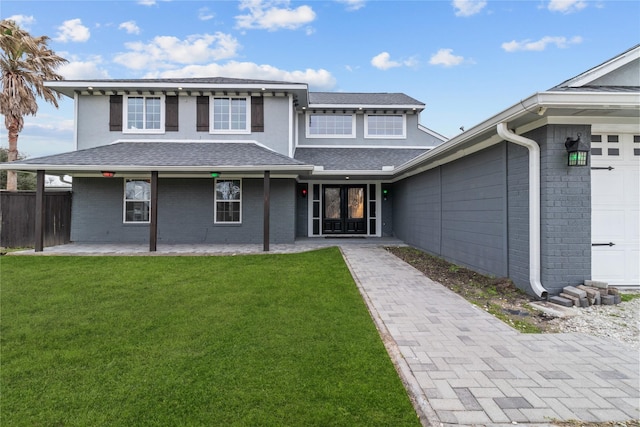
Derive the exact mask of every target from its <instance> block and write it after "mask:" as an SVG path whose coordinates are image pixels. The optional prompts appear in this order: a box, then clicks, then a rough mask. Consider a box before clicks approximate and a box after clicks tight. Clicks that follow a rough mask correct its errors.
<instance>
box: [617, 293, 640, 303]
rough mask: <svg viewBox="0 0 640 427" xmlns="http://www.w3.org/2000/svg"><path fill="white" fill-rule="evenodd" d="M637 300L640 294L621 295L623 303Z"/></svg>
mask: <svg viewBox="0 0 640 427" xmlns="http://www.w3.org/2000/svg"><path fill="white" fill-rule="evenodd" d="M636 298H640V293H621V294H620V299H621V300H622V302H629V301H633V300H634V299H636Z"/></svg>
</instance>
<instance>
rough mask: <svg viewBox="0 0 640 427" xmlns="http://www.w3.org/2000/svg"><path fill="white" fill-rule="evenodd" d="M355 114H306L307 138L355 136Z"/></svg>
mask: <svg viewBox="0 0 640 427" xmlns="http://www.w3.org/2000/svg"><path fill="white" fill-rule="evenodd" d="M355 124H356V116H355V114H312V113H311V114H307V138H325V137H329V138H355V137H356V132H355V128H356V126H355Z"/></svg>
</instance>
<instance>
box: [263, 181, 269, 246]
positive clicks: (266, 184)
mask: <svg viewBox="0 0 640 427" xmlns="http://www.w3.org/2000/svg"><path fill="white" fill-rule="evenodd" d="M270 193H271V173H270V172H269V171H264V237H263V242H264V243H263V245H264V247H263V250H264V252H269V209H270V206H271V194H270Z"/></svg>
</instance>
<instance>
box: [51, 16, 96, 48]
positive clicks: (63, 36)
mask: <svg viewBox="0 0 640 427" xmlns="http://www.w3.org/2000/svg"><path fill="white" fill-rule="evenodd" d="M89 37H91V34H90V33H89V28H87V27H85V26H84V25H82V21H81V20H80V19H78V18H76V19H69V20H68V21H64V22H63V23H62V25H61V26H59V27H58V36H57V37H56V38H55V40H57V41H59V42H63V43H66V42H86V41H87V40H89Z"/></svg>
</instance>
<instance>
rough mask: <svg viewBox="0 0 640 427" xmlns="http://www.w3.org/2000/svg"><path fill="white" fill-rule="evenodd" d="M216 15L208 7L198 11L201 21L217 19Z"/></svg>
mask: <svg viewBox="0 0 640 427" xmlns="http://www.w3.org/2000/svg"><path fill="white" fill-rule="evenodd" d="M215 16H216V15H215V14H214V13H213V12H211V11H210V10H209V8H208V7H201V8H200V9H198V19H199V20H201V21H208V20H210V19H213V18H215Z"/></svg>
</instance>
